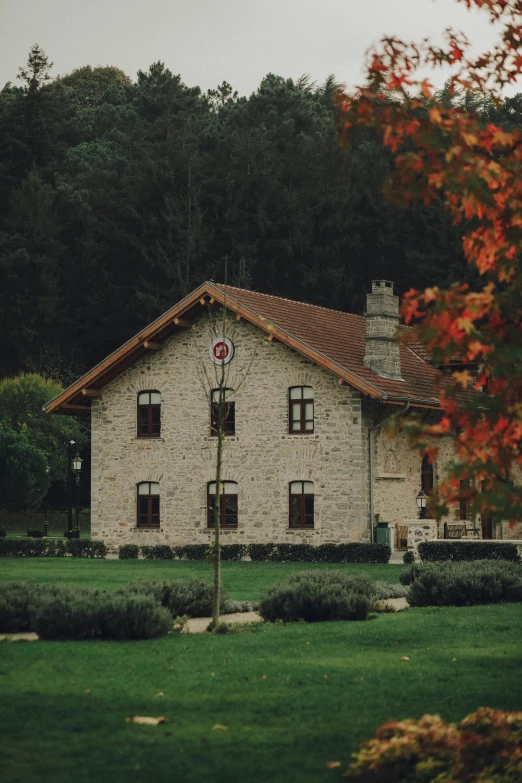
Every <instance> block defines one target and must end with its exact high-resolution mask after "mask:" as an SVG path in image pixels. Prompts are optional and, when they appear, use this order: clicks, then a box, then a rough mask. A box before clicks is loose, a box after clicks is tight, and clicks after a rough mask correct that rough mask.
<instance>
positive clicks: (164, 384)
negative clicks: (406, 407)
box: [91, 317, 452, 547]
mask: <svg viewBox="0 0 522 783" xmlns="http://www.w3.org/2000/svg"><path fill="white" fill-rule="evenodd" d="M228 329H230V330H232V333H230V335H229V336H231V337H232V339H233V342H234V345H235V356H234V359H233V360H232V362H231V363H230V365H229V378H228V381H227V386H228V387H229V388H232V389H235V401H236V402H235V406H236V429H235V435H234V436H231V437H227V438H226V445H225V450H224V468H223V475H222V479H223V480H225V481H227V480H228V481H235V482H237V484H238V528H237V530H236V529H234V530H224V531H223V541H224V542H225V543H234V542H240V543H266V542H272V541H273V542H290V543H304V542H309V543H313V544H320V543H329V542H349V541H368V540H369V538H370V481H369V461H368V430H369V428H370V427H372V426H373V425H374V424H375V422H376V421H379V420H381V419H382V417H383V415H386V413H385V412H384V411H383V407H382V405H381V404H380V403H376V402H375V401H374V402H371V401H369V400H367V399H366V398H362V397H361V394H360V393H359V392H358V391H357V390H355V389H353V388H351V387H350V386H346V385H339V383H338V381H337V378H336V377H335V376H333V375H331V374H330V373H329V372H327V371H325V370H322V369H321V368H320V367H318V366H317V365H316V364H314V363H313V362H311V361H310V360H308V359H306V358H304V357H303V356H301V355H300V354H298V353H297V352H295V351H293V350H291V349H290V348H288V347H287V346H285V345H282V344H281V343H278V342H277V341H275V340H274V341H272V342H271V341H269V340H268V339H267V338H266V336H265V334H264V333H263V332H261V331H260V330H259V329H257V328H256V327H254V326H252V325H251V324H249V323H248V322H246V321H244V320H241V321H239V322H237V321H235V320H233V321H232V320H231V321H230V322H229V327H228ZM213 336H215V334H214V335H213V334H212V332H211V324H210V321H209V318H208V317H205V318H202V319H201V320H200V321H198V322H197V323H196V324H195V325H194V326H193V327H192V328H191V329H187V330H186V331H184V332H182V333H180V334H177V335H175V336H173V337H171V338H170V339H169V340H167V341H166V342H165V343H164V345H163V346H162V348H161V350H159V351H157V352H152V351H151V353H150V355H148V356H146V357H144V358H142V359H140V360H139V361H138V362H136V364H135V365H134V366H132V367H131V368H129V369H128V370H126V371H124V372H123V373H122V374H121V375H120V376H118V377H117V378H116V379H115V380H113V381H112V382H110V383H109V384H108V385H107V386H105V387H104V389H103V392H102V395H101V397H99V398H95V399H93V402H92V414H91V416H92V509H91V531H92V535H93V537H94V538H98V539H103V540H105V541H106V543H108V544H109V546H111V547H117V546H119V545H121V544H124V543H137V544H139V545H143V544H153V543H168V544H170V545H183V544H192V543H206V542H208V541H209V540H210V538H211V535H212V530H210V529H208V528H207V484H208V482H211V481H213V480H214V478H215V458H216V439H215V438H213V437H211V434H210V403H209V391H210V388H211V386H212V385H213V383H212V380H211V379H212V377H213V373H214V366H213V365H212V363H211V361H210V359H209V346H210V343H211V341H212V337H213ZM205 372H206V374H207V376H208V379H207V378H205ZM216 385H217V384H216ZM292 386H312V387H313V389H314V394H315V405H314V432H313V433H310V434H289V432H288V389H289V387H292ZM145 390H155V391H159V392H160V393H161V397H162V404H161V437H160V438H138V437H137V432H136V430H137V397H138V394H139V392H140V391H145ZM386 407H387V408H388V410H389V413H388V415H391V413H394V412H395V411H396V410H397V408H396V406H386ZM372 440H373V444H374V446H373V447H374V452H373V454H374V481H373V511H374V514H378V515H379V517H380V520H381V521H383V522H391V523H394V524H397V523H401V522H402V521H404V520H408V519H410V520H411V519H415V518H416V517H417V506H416V496H417V493H418V491H419V489H420V478H421V477H420V470H421V459H420V456H419V454H418V452H416V451H415V450H413V449H412V448H411V447H410V446H409V444H408V442H407V439H406V436H405V435H404V434H403V433H400V432H399V433H398V434H396V435H395V436H394V437H393V439H390V438H389V437H388V435H387V434H386V432H385V431H384V430H380V431H378V432H376V433H375V434H374V435H373V436H372ZM451 457H452V443H451V439H450V438H447V439H444V440H443V442H442V444H441V455H440V458H439V460H438V462H437V463H436V464H435V465H434V475H435V481H437V480H440V479H442V477H443V472H444V463H445V462H446V461H448V460H449V459H450V458H451ZM299 480H307V481H313V482H314V492H315V519H314V528H313V529H295V528H290V527H289V508H288V507H289V497H288V495H289V483H290V482H292V481H299ZM143 481H152V482H158V483H159V484H160V519H161V524H160V527H159V529H158V528H156V529H140V528H138V527H137V497H136V493H137V484H138V483H140V482H143ZM441 533H442V528H440V529H439V535H441Z"/></svg>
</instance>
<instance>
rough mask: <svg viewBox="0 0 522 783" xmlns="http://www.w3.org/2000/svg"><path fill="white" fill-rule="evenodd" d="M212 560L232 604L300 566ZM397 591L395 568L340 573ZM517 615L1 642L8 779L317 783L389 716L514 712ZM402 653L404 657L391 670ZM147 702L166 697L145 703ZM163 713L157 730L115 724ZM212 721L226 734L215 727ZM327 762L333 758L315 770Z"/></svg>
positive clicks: (479, 611)
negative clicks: (140, 638) (482, 709)
mask: <svg viewBox="0 0 522 783" xmlns="http://www.w3.org/2000/svg"><path fill="white" fill-rule="evenodd" d="M306 567H308V568H332V567H335V566H328V565H322V566H321V565H317V564H314V565H311V566H306V565H303V564H298V563H296V564H290V563H284V564H283V563H224V564H223V577H224V581H225V583H226V584H227V585H228V586H229V593H230V595H231V597H233V598H244V599H248V598H250V599H256V598H258V597H259V595H260V594H261V593H262V592H263V591H264V590H265V589H266V587H268V586H269V585H270V584H273V583H274V582H276V581H278V580H280V579H282V578H285V577H286V576H287V575H288V574H289V573H291V572H294V571H297V570H302V569H303V568H306ZM338 567H340V568H342V570H344V571H347V572H349V573H368V574H369V575H370V576H372V577H373V578H375V579H388V580H389V581H392V582H395V581H397V579H398V575H399V573H400V571H401V566H388V565H382V566H381V565H371V566H363V565H345V566H338ZM190 576H201V577H203V578H205V579H210V578H211V568H210V567H209V566H208V565H207V564H206V563H189V562H183V561H170V562H154V561H152V562H150V561H115V560H108V561H103V560H102V561H93V560H70V559H65V560H64V559H59V558H56V559H49V560H47V559H43V558H34V559H14V558H13V559H11V558H2V559H1V560H0V580H2V581H11V580H15V579H24V580H25V579H34V580H37V581H40V582H57V581H60V582H67V583H69V584H74V585H96V586H98V587H102V588H107V589H111V588H116V587H118V586H121V585H125V584H126V583H127V582H129V581H130V580H131V579H136V578H147V579H148V578H160V577H161V578H165V577H171V578H185V577H190ZM521 649H522V604H504V605H490V606H481V607H470V608H463V609H460V608H459V609H457V608H452V609H438V608H433V609H410V610H408V611H407V612H405V613H402V614H383V615H379V616H378V617H377V618H376V619H374V620H371V621H369V622H364V623H354V622H352V623H320V624H315V625H305V624H294V625H266V626H258V627H255V628H252V629H248V630H244V631H242V632H241V633H239V634H232V635H227V636H210V635H203V636H190V635H185V634H183V635H169V636H168V637H164V638H162V639H158V640H150V641H144V642H120V643H118V642H16V643H14V642H8V641H4V642H0V726H1V727H2V761H1V778H2V781H5V782H6V783H70V781H74V782H75V783H76V781H89V783H91V781H97V783H98V781H100V782H101V783H120V781H121V783H141V782H142V781H143V783H156V782H157V781H159V783H162V781H165V783H171V782H172V781H180V783H202V782H203V783H206V781H209V782H210V783H244V782H245V781H247V782H248V781H253V782H254V783H265V782H266V783H292V782H293V781H299V783H308V782H309V783H321V781H325V783H326V782H327V781H339V783H340V781H342V780H343V778H342V773H343V772H344V770H345V769H346V768H347V766H348V764H349V761H350V754H351V753H352V752H354V751H355V750H356V749H357V747H358V745H359V743H360V742H361V741H362V740H363V739H366V738H369V737H371V736H373V734H374V732H375V729H376V728H377V727H378V726H379V725H380V724H382V723H383V722H385V721H387V720H390V719H392V718H398V719H401V718H406V717H420V716H421V715H422V714H424V713H427V712H428V713H438V714H440V715H442V717H444V718H445V719H447V720H458V719H460V718H462V717H464V716H465V715H466V714H468V713H469V712H472V711H473V710H475V709H476V708H477V707H478V706H481V705H487V706H491V707H497V708H501V709H507V710H520V709H522V697H521V695H520V688H519V683H518V681H519V671H520V663H521V660H520V659H521V655H520V650H521ZM402 656H407V657H408V658H409V659H410V660H409V661H401V657H402ZM158 693H163V694H164V695H162V696H158V695H157V694H158ZM132 715H146V716H147V715H148V716H158V715H163V716H165V717H166V720H167V722H166V723H165V724H164V725H160V726H139V725H135V724H132V723H129V722H126V720H125V718H126V717H129V716H132ZM216 724H221V725H224V726H227V727H228V728H227V729H226V730H223V731H219V730H213V726H215V725H216ZM327 761H341V762H342V767H341V768H339V769H334V770H329V769H327V768H326V762H327Z"/></svg>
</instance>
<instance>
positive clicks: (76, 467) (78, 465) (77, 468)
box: [72, 452, 83, 538]
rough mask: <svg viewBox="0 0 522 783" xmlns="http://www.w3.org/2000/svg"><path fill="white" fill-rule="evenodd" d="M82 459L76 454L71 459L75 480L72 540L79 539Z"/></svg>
mask: <svg viewBox="0 0 522 783" xmlns="http://www.w3.org/2000/svg"><path fill="white" fill-rule="evenodd" d="M82 462H83V460H82V458H81V457H80V455H79V454H78V452H76V456H75V457H73V461H72V469H73V471H74V474H75V478H76V527H75V529H74V531H73V532H74V536H73V537H74V538H80V472H81V469H82Z"/></svg>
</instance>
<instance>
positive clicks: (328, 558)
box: [248, 543, 391, 563]
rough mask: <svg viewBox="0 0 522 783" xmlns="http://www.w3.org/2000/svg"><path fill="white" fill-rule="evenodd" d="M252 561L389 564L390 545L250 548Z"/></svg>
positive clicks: (357, 544)
mask: <svg viewBox="0 0 522 783" xmlns="http://www.w3.org/2000/svg"><path fill="white" fill-rule="evenodd" d="M248 552H249V555H250V557H251V558H252V560H272V561H273V560H279V561H293V562H300V563H387V562H388V561H389V559H390V555H391V549H390V547H389V546H388V545H387V544H360V543H349V544H320V545H319V546H313V545H312V544H250V546H249V547H248Z"/></svg>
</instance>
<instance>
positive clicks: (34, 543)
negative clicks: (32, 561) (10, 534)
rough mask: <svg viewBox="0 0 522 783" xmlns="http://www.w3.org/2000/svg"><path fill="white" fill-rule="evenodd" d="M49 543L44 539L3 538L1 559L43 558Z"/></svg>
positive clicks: (0, 547)
mask: <svg viewBox="0 0 522 783" xmlns="http://www.w3.org/2000/svg"><path fill="white" fill-rule="evenodd" d="M46 545H47V541H45V540H44V539H42V538H2V539H1V540H0V557H41V556H42V555H45V550H46Z"/></svg>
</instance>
